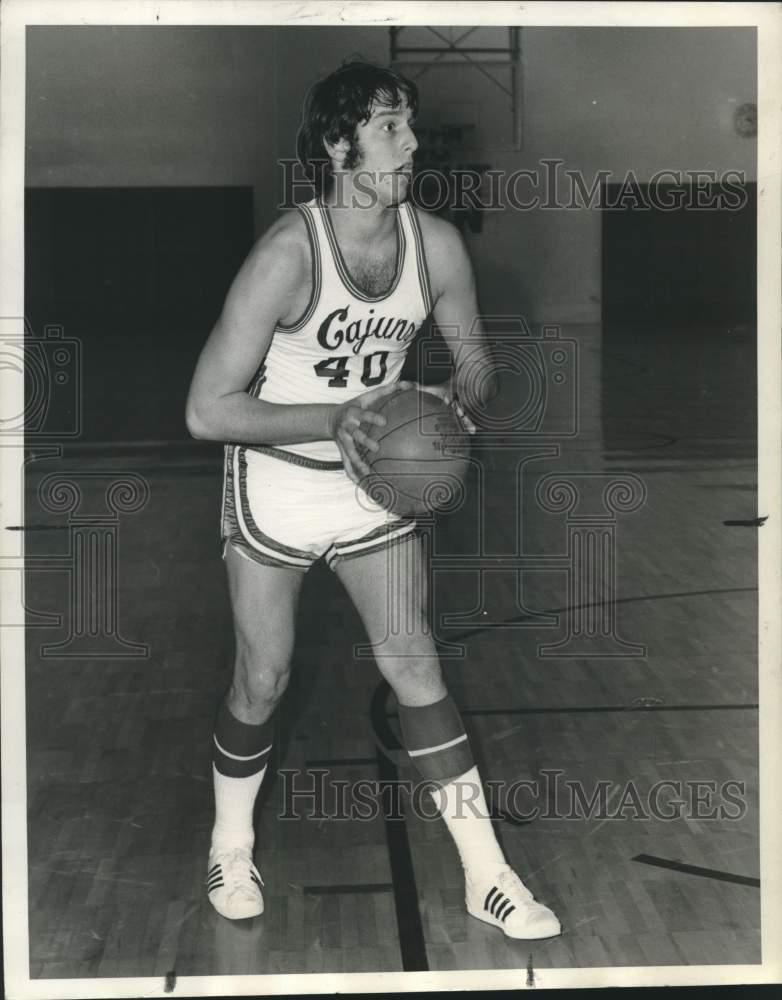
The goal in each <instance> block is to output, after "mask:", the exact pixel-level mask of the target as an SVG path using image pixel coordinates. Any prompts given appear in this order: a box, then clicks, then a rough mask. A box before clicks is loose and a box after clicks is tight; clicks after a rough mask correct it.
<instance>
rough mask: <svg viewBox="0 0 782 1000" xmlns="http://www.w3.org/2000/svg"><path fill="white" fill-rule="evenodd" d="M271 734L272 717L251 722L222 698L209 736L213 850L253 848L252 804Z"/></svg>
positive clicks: (260, 779) (261, 774) (270, 744)
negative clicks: (240, 715) (239, 715)
mask: <svg viewBox="0 0 782 1000" xmlns="http://www.w3.org/2000/svg"><path fill="white" fill-rule="evenodd" d="M272 737H273V723H272V720H271V719H268V720H267V721H266V722H264V723H262V724H261V725H259V726H251V725H248V724H247V723H246V722H240V721H239V720H238V719H237V718H235V717H234V716H233V715H232V714H231V712H230V711H229V709H228V707H227V705H226V704H225V702H223V704H222V705H221V706H220V710H219V712H218V713H217V721H216V723H215V730H214V737H213V740H212V777H213V780H214V794H215V823H214V827H213V829H212V849H213V850H215V851H224V850H228V849H231V848H234V847H241V848H244V849H246V850H250V851H252V848H253V843H254V840H255V835H254V833H253V807H254V805H255V798H256V796H257V794H258V789H259V788H260V787H261V782H262V781H263V776H264V774H265V773H266V764H267V761H268V758H269V753H270V752H271V748H272Z"/></svg>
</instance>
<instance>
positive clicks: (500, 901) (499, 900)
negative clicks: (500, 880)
mask: <svg viewBox="0 0 782 1000" xmlns="http://www.w3.org/2000/svg"><path fill="white" fill-rule="evenodd" d="M506 898H507V897H506V896H504V895H503V894H502V893H501V892H500V893H498V894H497V896H496V897H495V899H494V902H493V903H492V904H491V915H492V916H493V917H496V916H497V911H498V910H499V909H500V907H501V906H502V904H503V902H504V901H505V899H506Z"/></svg>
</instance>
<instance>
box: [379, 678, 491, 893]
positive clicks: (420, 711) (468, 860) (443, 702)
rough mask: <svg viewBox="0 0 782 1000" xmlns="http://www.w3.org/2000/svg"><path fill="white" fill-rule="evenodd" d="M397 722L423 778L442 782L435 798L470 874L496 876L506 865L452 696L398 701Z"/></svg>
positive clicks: (438, 782) (465, 868)
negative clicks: (410, 702) (417, 701)
mask: <svg viewBox="0 0 782 1000" xmlns="http://www.w3.org/2000/svg"><path fill="white" fill-rule="evenodd" d="M399 723H400V725H401V727H402V736H403V739H404V744H405V748H406V750H407V752H408V754H409V755H410V760H411V762H412V764H413V765H414V766H415V768H416V770H417V771H418V773H419V774H420V775H421V777H423V778H425V779H427V780H429V781H435V782H437V784H438V785H439V786H440V787H439V789H437V790H436V791H433V792H432V798H433V799H434V802H435V805H436V806H437V808H438V810H439V812H440V814H441V815H442V817H443V819H444V820H445V823H446V826H447V827H448V831H449V833H450V834H451V836H452V837H453V839H454V843H455V844H456V849H457V850H458V852H459V857H460V858H461V862H462V867H463V868H464V870H465V872H467V873H469V874H470V877H471V878H472V877H473V876H474V874H475V873H481V875H483V874H485V875H486V876H487V877H489V878H492V877H493V874H494V873H495V872H496V871H497V869H498V868H501V867H502V866H504V865H505V864H506V861H505V858H504V857H503V854H502V851H501V850H500V845H499V844H498V843H497V838H496V837H495V835H494V829H493V827H492V824H491V819H490V818H489V809H488V806H487V805H486V798H485V796H484V793H483V784H482V782H481V778H480V775H479V774H478V768H477V767H476V766H475V761H474V759H473V755H472V750H471V749H470V742H469V740H468V739H467V734H466V733H465V731H464V724H463V722H462V718H461V716H460V714H459V710H458V709H457V707H456V704H455V703H454V701H453V699H452V698H451V696H450V695H445V697H444V698H441V699H440V701H437V702H433V703H432V704H431V705H422V706H409V705H403V704H401V703H400V704H399Z"/></svg>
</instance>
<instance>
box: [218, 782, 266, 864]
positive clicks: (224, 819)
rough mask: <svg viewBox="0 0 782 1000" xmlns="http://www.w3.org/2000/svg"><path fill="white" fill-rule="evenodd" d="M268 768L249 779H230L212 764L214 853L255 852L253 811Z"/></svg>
mask: <svg viewBox="0 0 782 1000" xmlns="http://www.w3.org/2000/svg"><path fill="white" fill-rule="evenodd" d="M264 774H266V768H265V767H264V768H263V770H261V771H258V773H257V774H251V775H250V776H249V777H247V778H229V777H228V776H227V775H225V774H220V772H219V771H218V770H217V768H216V767H215V766H214V764H212V776H213V778H214V792H215V822H214V826H213V827H212V850H213V851H214V852H215V853H217V854H220V853H222V852H223V851H227V850H231V849H233V848H235V847H241V848H242V849H244V850H248V851H252V849H253V843H254V842H255V833H254V831H253V809H254V807H255V799H256V796H257V795H258V790H259V789H260V787H261V782H262V781H263V776H264Z"/></svg>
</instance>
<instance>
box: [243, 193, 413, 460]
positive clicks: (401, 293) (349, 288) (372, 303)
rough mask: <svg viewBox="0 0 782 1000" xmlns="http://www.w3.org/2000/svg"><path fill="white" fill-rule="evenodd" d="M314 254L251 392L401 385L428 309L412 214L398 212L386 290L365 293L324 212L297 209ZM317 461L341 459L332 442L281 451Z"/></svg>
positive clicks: (331, 397)
mask: <svg viewBox="0 0 782 1000" xmlns="http://www.w3.org/2000/svg"><path fill="white" fill-rule="evenodd" d="M298 211H300V212H301V213H302V215H303V217H304V220H305V222H306V224H307V232H308V234H309V238H310V249H311V253H312V284H313V288H312V295H311V297H310V303H309V305H308V307H307V310H306V312H305V314H304V315H303V316H302V317H301V319H300V320H299V321H298V322H297V323H296V324H295V325H292V326H283V325H278V326H277V327H276V328H275V330H274V335H273V337H272V341H271V345H270V346H269V350H268V352H267V354H266V357H265V358H264V360H263V363H262V364H261V366H260V368H259V370H258V373H257V375H256V376H255V378H254V379H253V381H252V383H251V385H250V387H249V390H248V391H249V393H250V394H251V395H252V396H255V397H256V398H262V399H264V400H266V401H268V402H270V403H337V404H339V403H344V402H345V401H346V400H348V399H352V398H353V397H354V396H359V395H361V393H363V392H366V391H367V390H369V389H373V388H376V387H377V386H381V385H389V384H392V383H394V382H397V381H398V380H399V375H400V372H401V369H402V365H403V364H404V360H405V356H406V354H407V350H408V348H409V346H410V344H411V342H412V341H413V339H414V337H415V335H416V334H417V333H418V331H419V329H420V328H421V325H422V324H423V322H424V320H425V319H426V317H427V316H428V315H429V313H430V312H431V309H432V298H431V290H430V285H429V278H428V275H427V270H426V261H425V257H424V249H423V239H422V236H421V230H420V227H419V224H418V219H417V218H416V214H415V209H414V208H413V207H412V206H411V205H409V204H408V203H406V202H405V203H403V204H401V205H400V206H399V208H398V210H397V220H396V239H397V252H396V267H395V271H394V277H393V279H392V282H391V286H390V288H389V289H388V291H387V292H384V293H383V294H381V295H377V296H372V295H367V294H366V293H365V292H364V291H362V290H361V289H360V288H358V287H357V285H356V284H355V283H354V282H353V280H352V278H351V276H350V273H349V272H348V269H347V266H346V264H345V261H344V259H343V257H342V253H341V251H340V249H339V245H338V243H337V240H336V236H335V233H334V228H333V224H332V221H331V218H330V215H329V210H328V208H327V207H326V206H325V205H324V204H323V203H322V201H321V200H320V199H319V198H315V199H313V200H312V201H309V202H307V203H306V204H304V205H300V206H298ZM280 448H281V450H284V451H288V452H292V453H293V454H297V455H301V456H304V457H306V458H309V459H312V460H314V461H315V462H321V461H325V462H335V461H337V462H338V461H340V454H339V449H338V448H337V446H336V444H335V443H334V442H333V441H331V440H328V441H309V442H304V443H301V444H287V445H285V446H284V447H282V446H280Z"/></svg>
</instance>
